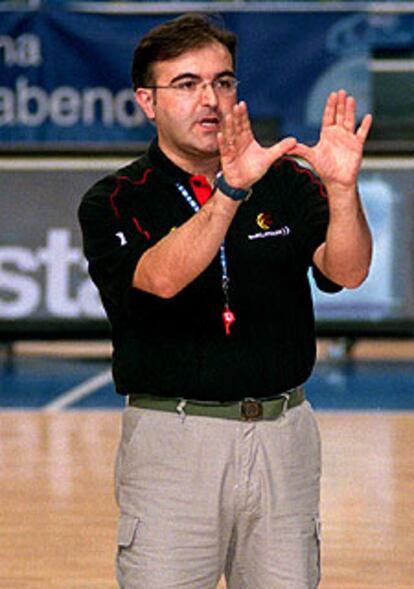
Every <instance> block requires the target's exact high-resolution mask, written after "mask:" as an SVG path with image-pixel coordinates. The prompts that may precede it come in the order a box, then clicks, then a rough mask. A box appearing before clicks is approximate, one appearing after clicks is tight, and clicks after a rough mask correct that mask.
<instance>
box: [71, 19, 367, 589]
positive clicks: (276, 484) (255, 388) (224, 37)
mask: <svg viewBox="0 0 414 589" xmlns="http://www.w3.org/2000/svg"><path fill="white" fill-rule="evenodd" d="M235 46H236V40H235V36H234V35H233V34H232V33H230V32H228V31H225V30H222V29H221V28H217V27H216V26H214V25H213V24H211V22H210V21H209V20H208V18H207V17H203V16H201V15H185V16H183V17H180V18H178V19H175V20H172V21H170V22H168V23H165V24H163V25H161V26H160V27H157V28H156V29H154V30H152V31H150V32H149V33H148V34H147V35H145V36H144V38H143V39H142V40H141V42H140V43H139V45H138V46H137V48H136V51H135V55H134V63H133V68H132V78H133V83H134V88H135V92H136V99H137V101H138V104H139V105H140V106H141V108H142V109H143V111H144V112H145V114H146V116H147V117H148V119H150V120H151V121H153V122H154V124H155V126H156V130H157V139H156V141H154V142H153V143H152V144H151V146H150V148H149V150H148V152H147V153H145V154H144V155H143V156H142V157H141V158H140V159H138V160H137V161H135V162H133V163H132V164H131V165H129V166H127V167H125V168H124V169H122V170H120V171H119V172H118V173H117V174H114V175H112V176H109V177H107V178H105V179H103V180H102V181H100V182H98V183H97V184H96V185H95V186H94V187H93V188H92V189H91V190H90V191H89V192H88V193H87V194H86V196H85V197H84V199H83V202H82V204H81V207H80V221H81V225H82V230H83V236H84V247H85V253H86V256H87V258H88V261H89V268H90V274H91V276H92V278H93V280H94V281H95V283H96V284H97V286H98V288H99V291H100V294H101V297H102V301H103V304H104V306H105V309H106V311H107V314H108V317H109V319H110V321H111V324H112V331H113V347H114V353H113V373H114V380H115V384H116V388H117V391H118V392H119V393H120V394H122V395H127V396H128V397H127V404H128V406H127V408H126V409H125V411H124V414H123V431H122V440H121V443H120V447H119V452H118V457H117V467H116V495H117V500H118V503H119V506H120V512H121V516H120V522H119V530H118V554H117V565H118V566H117V570H118V579H119V584H120V586H121V587H123V588H125V589H149V588H150V587H151V589H167V588H168V589H179V588H180V589H181V588H182V589H184V588H188V589H214V587H215V586H216V584H217V581H218V579H219V578H220V576H221V574H222V572H223V571H224V572H225V574H226V579H227V584H228V587H229V589H242V588H243V589H244V588H247V589H305V588H309V589H310V588H312V589H314V588H315V587H317V585H318V582H319V553H318V550H319V483H320V448H319V434H318V430H317V425H316V421H315V418H314V415H313V413H312V410H311V408H310V406H309V403H308V402H307V401H305V394H304V389H303V386H302V385H303V383H304V382H305V381H306V380H307V378H308V377H309V375H310V373H311V371H312V368H313V364H314V360H315V334H314V319H313V312H312V303H311V297H310V291H309V284H308V278H307V272H308V269H309V268H310V267H312V268H313V274H314V277H315V280H316V282H317V284H318V285H319V287H320V288H322V289H323V290H325V291H331V292H336V291H338V290H340V289H341V287H348V288H354V287H357V286H358V285H359V284H361V283H362V281H363V280H364V279H365V277H366V276H367V273H368V269H369V265H370V260H371V236H370V232H369V229H368V226H367V222H366V219H365V215H364V212H363V209H362V206H361V202H360V200H359V196H358V191H357V186H356V182H357V176H358V172H359V169H360V165H361V159H362V150H363V145H364V142H365V139H366V137H367V134H368V131H369V128H370V124H371V117H370V116H369V115H368V116H366V117H365V118H364V119H363V121H362V123H361V125H360V126H359V128H358V129H357V130H356V131H355V101H354V99H353V98H352V97H349V96H347V94H346V92H345V91H343V90H341V91H339V92H335V93H333V94H331V95H330V96H329V98H328V100H327V104H326V108H325V112H324V115H323V122H322V130H321V136H320V140H319V142H318V143H317V145H315V146H314V147H307V146H305V145H302V144H300V143H297V142H296V140H295V139H293V138H286V139H284V140H282V141H280V142H278V143H275V145H273V146H272V147H269V148H264V147H262V146H260V145H259V144H258V143H257V141H256V140H255V138H254V136H253V134H252V131H251V128H250V123H249V117H248V113H247V108H246V104H245V103H244V102H240V103H238V102H237V98H236V86H237V80H236V77H235ZM292 155H294V156H299V157H301V158H304V159H306V160H307V161H308V162H309V164H310V165H311V166H312V167H313V168H314V170H315V171H316V173H317V174H318V176H319V177H320V178H321V180H322V181H323V184H322V183H321V182H320V181H319V180H318V179H317V178H316V177H315V176H314V175H313V174H311V172H309V170H307V169H305V168H303V167H300V166H299V165H298V164H297V163H296V161H295V160H293V159H291V158H290V157H287V156H292Z"/></svg>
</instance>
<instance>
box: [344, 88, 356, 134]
mask: <svg viewBox="0 0 414 589" xmlns="http://www.w3.org/2000/svg"><path fill="white" fill-rule="evenodd" d="M355 111H356V102H355V98H354V97H353V96H348V97H347V98H346V102H345V117H344V127H345V129H346V130H347V131H350V132H351V133H353V132H354V129H355Z"/></svg>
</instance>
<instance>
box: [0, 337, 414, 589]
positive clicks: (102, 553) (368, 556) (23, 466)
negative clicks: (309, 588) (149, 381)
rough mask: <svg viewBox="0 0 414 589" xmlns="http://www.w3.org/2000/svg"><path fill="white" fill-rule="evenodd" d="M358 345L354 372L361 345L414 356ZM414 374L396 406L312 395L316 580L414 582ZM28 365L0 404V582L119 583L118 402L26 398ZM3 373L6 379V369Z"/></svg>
mask: <svg viewBox="0 0 414 589" xmlns="http://www.w3.org/2000/svg"><path fill="white" fill-rule="evenodd" d="M361 346H362V347H361ZM361 346H360V348H359V352H358V354H359V356H358V357H357V358H356V364H354V365H353V368H351V370H353V371H354V373H355V366H358V362H359V361H360V358H361V357H362V356H364V354H365V360H367V359H368V360H369V362H371V363H372V366H373V371H374V374H375V373H378V371H381V369H382V367H383V362H384V361H385V360H384V359H386V360H387V361H388V360H389V359H390V358H391V357H392V358H393V359H394V360H395V362H396V365H398V366H401V367H402V368H401V369H402V370H406V369H407V367H411V368H413V358H414V353H413V352H414V350H413V349H412V344H401V345H400V346H399V350H400V351H399V353H397V348H396V346H395V344H392V345H390V344H389V343H387V342H383V343H382V344H381V342H378V343H377V346H376V347H375V346H374V347H375V349H376V353H374V354H373V353H372V348H373V344H372V343H370V345H368V346H367V348H366V350H365V352H364V351H363V350H364V348H363V345H362V344H361ZM381 346H382V347H381ZM387 346H388V347H387ZM322 348H323V346H322V347H321V349H320V355H321V356H322V355H323V349H322ZM368 350H371V352H369V351H368ZM379 352H380V353H379ZM358 354H357V355H358ZM46 362H47V357H46ZM326 366H329V363H328V364H327V365H325V366H324V370H328V369H327V368H326ZM376 367H377V368H376ZM17 373H18V371H17ZM17 373H16V374H17ZM354 373H353V374H354ZM338 374H339V373H338V372H335V371H334V372H332V373H330V374H329V375H328V376H329V378H331V379H335V378H336V379H337V378H338ZM341 374H342V373H341ZM413 374H414V370H413V371H412V372H410V373H408V376H407V375H406V376H407V378H406V380H404V384H403V386H404V388H407V387H408V388H410V386H411V390H409V391H408V392H409V395H410V396H411V395H412V397H413V398H412V402H411V407H408V408H407V405H404V408H403V410H401V409H399V408H398V403H397V404H396V405H395V406H393V409H392V410H389V409H386V410H384V409H381V408H371V409H366V408H364V409H363V410H361V409H358V406H356V408H353V409H352V410H349V409H347V410H343V409H337V408H336V409H334V410H332V409H330V410H326V408H323V407H319V406H317V407H316V410H317V417H318V420H319V423H320V427H321V433H322V441H323V459H324V462H323V464H324V471H323V488H322V520H323V543H322V565H323V569H322V573H323V577H322V583H321V585H320V589H374V588H375V589H412V588H413V587H414V493H413V487H414V452H413V448H414V413H413V409H414V379H413V376H412V375H413ZM332 375H333V376H332ZM335 375H336V376H335ZM31 377H32V378H31V381H24V387H23V390H20V389H19V387H17V389H16V391H17V392H15V395H25V398H26V399H27V407H25V408H24V410H22V405H21V404H14V405H13V404H12V403H9V404H6V403H2V405H1V406H2V411H1V412H0V546H1V549H0V588H1V589H116V588H117V585H116V582H115V579H114V573H113V557H114V547H115V530H116V520H117V513H116V506H115V502H114V499H113V493H112V489H113V486H112V468H113V466H112V464H113V458H114V453H115V449H116V445H117V441H118V437H119V430H120V408H119V406H117V407H111V406H108V407H104V408H102V407H100V408H99V409H97V408H96V407H91V408H87V409H85V408H78V407H75V408H74V409H73V408H68V409H66V410H53V408H50V405H49V409H45V408H44V407H43V408H40V409H39V408H38V407H33V406H30V402H29V400H30V398H31V397H33V398H36V393H35V389H36V387H39V386H42V385H41V383H40V384H39V383H38V382H37V381H36V378H34V377H33V374H32V375H31ZM62 377H63V376H62ZM407 379H408V380H407ZM2 381H3V386H5V385H6V384H7V387H9V386H11V385H10V382H11V380H10V373H9V372H7V373H6V372H4V371H3V373H2ZM22 382H23V381H20V383H22ZM27 382H31V383H32V385H31V387H32V388H30V386H29V388H28V385H27ZM54 382H55V381H54ZM352 382H353V381H352V379H350V380H348V381H346V386H351V385H350V383H352ZM379 382H381V381H379ZM384 382H385V381H384ZM394 382H395V383H396V384H395V385H392V384H391V389H390V391H389V393H388V394H389V395H394V396H395V397H396V398H397V397H398V395H399V393H400V392H401V391H399V390H398V387H401V381H399V380H398V379H397V380H395V381H394ZM342 384H343V383H342ZM19 386H20V387H21V386H22V385H21V384H20V385H19ZM43 386H44V385H43ZM341 386H342V385H341ZM359 386H360V385H359ZM387 386H388V385H387ZM393 386H394V390H393V388H392V387H393ZM405 392H407V391H405ZM1 393H2V396H3V399H5V398H6V396H7V395H5V394H4V393H5V389H4V388H2V389H1ZM363 393H364V391H361V396H362V394H363ZM352 394H353V395H354V396H356V397H358V391H352ZM16 405H17V406H18V408H17V407H16ZM317 405H318V403H317ZM222 587H224V583H223V584H222V585H220V588H222ZM143 589H151V588H150V587H148V588H143ZM251 589H254V587H252V588H251Z"/></svg>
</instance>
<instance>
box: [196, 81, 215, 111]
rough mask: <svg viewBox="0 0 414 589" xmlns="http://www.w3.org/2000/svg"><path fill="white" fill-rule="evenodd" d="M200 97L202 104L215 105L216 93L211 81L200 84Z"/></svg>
mask: <svg viewBox="0 0 414 589" xmlns="http://www.w3.org/2000/svg"><path fill="white" fill-rule="evenodd" d="M200 99H201V102H202V104H203V106H217V104H218V100H217V94H216V91H215V90H214V87H213V84H212V83H211V82H204V84H203V85H202V87H201V98H200Z"/></svg>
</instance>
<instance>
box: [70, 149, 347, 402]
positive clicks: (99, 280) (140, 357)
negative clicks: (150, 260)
mask: <svg viewBox="0 0 414 589" xmlns="http://www.w3.org/2000/svg"><path fill="white" fill-rule="evenodd" d="M177 182H179V183H180V184H182V185H183V186H184V187H185V189H186V190H187V191H188V192H189V193H190V194H191V195H192V196H193V197H195V198H197V197H198V198H199V200H201V201H203V200H205V199H206V197H208V194H209V188H208V186H206V180H205V178H203V177H200V176H191V175H190V174H188V173H186V172H184V171H183V170H181V169H179V168H177V167H176V166H175V165H174V164H173V163H172V162H171V161H169V160H168V159H167V158H166V156H165V155H164V154H163V153H162V152H161V151H160V149H159V147H158V146H157V143H156V142H154V143H153V144H152V145H151V146H150V148H149V150H148V152H147V153H146V154H145V155H143V156H142V157H141V158H139V159H138V160H136V161H134V162H133V163H131V164H130V165H128V166H126V167H124V168H122V169H121V170H119V171H118V172H117V173H116V174H113V175H110V176H107V177H106V178H104V179H103V180H101V181H100V182H98V183H97V184H95V185H94V186H93V187H92V188H91V189H90V190H89V191H88V192H87V193H86V195H85V196H84V198H83V200H82V203H81V206H80V209H79V218H80V223H81V227H82V233H83V240H84V251H85V255H86V257H87V259H88V262H89V271H90V274H91V277H92V279H93V281H94V282H95V284H96V285H97V287H98V289H99V292H100V295H101V298H102V302H103V305H104V307H105V310H106V312H107V314H108V318H109V320H110V322H111V325H112V334H113V373H114V380H115V385H116V389H117V391H118V392H119V393H120V394H131V393H138V394H139V393H143V394H152V395H160V396H167V397H168V396H171V397H184V398H192V399H200V400H220V401H226V400H236V399H241V398H243V397H246V396H247V397H268V396H273V395H275V394H277V393H280V392H283V391H285V390H287V389H290V388H292V387H294V386H296V385H299V384H302V383H303V382H304V381H306V379H307V378H308V377H309V375H310V373H311V371H312V368H313V365H314V361H315V333H314V316H313V308H312V301H311V295H310V288H309V283H308V270H309V268H310V267H311V266H312V256H313V253H314V251H315V249H316V248H317V247H318V245H319V244H321V243H322V242H323V241H324V239H325V233H326V227H327V223H328V206H327V200H326V195H325V191H324V188H323V186H322V185H321V183H320V182H319V181H318V180H317V179H316V178H315V177H314V176H313V174H311V172H310V171H309V170H306V169H304V168H302V167H300V166H299V165H298V164H297V163H296V162H295V161H294V160H292V159H289V158H282V159H281V160H279V161H278V162H277V163H276V164H275V165H274V166H273V167H272V168H271V169H270V170H269V171H268V173H267V174H266V175H265V176H264V177H263V178H262V180H260V182H258V183H257V184H256V185H255V186H254V192H253V195H252V196H251V198H250V200H249V201H247V202H245V203H243V204H242V205H241V207H240V208H239V210H238V212H237V214H236V216H235V218H234V220H233V222H232V224H231V226H230V229H229V231H228V234H227V237H226V241H225V250H226V256H227V265H228V274H229V277H230V285H229V292H230V306H231V309H232V311H233V312H234V314H235V317H236V321H235V322H234V323H233V324H232V326H231V331H230V335H226V333H225V330H224V325H223V321H222V312H223V306H224V296H223V290H222V286H221V276H222V270H221V264H220V259H219V255H217V256H216V258H215V259H214V260H213V262H212V263H211V264H210V266H209V267H208V268H207V269H206V270H205V271H204V272H203V273H202V274H201V275H200V276H199V277H198V278H197V279H195V280H194V281H193V282H192V283H191V284H189V285H188V286H187V287H186V288H184V289H183V290H182V291H181V292H180V293H179V294H177V295H176V296H175V297H173V298H171V299H167V300H166V299H161V298H159V297H157V296H155V295H152V294H148V293H145V292H143V291H140V290H138V289H134V288H132V286H131V284H132V278H133V274H134V270H135V267H136V264H137V262H138V260H139V258H140V256H141V255H142V254H143V253H144V252H145V251H146V250H147V249H148V248H150V247H151V246H153V245H154V244H155V243H156V242H157V241H159V240H160V239H161V238H162V237H164V236H165V235H167V234H168V233H169V232H170V231H171V230H174V228H175V227H178V226H179V225H181V224H182V223H185V222H186V221H187V220H188V219H189V218H190V217H191V216H192V215H193V214H194V212H193V210H192V208H191V207H190V206H189V204H188V203H187V202H186V200H185V199H184V197H183V196H182V194H181V193H180V191H179V190H178V189H177V186H176V183H177ZM314 274H315V278H316V280H317V282H318V284H319V286H320V287H321V288H322V289H323V290H326V291H332V292H334V291H337V290H339V287H337V286H336V285H334V284H333V283H331V282H329V281H328V280H327V279H326V278H324V277H323V276H322V275H321V274H320V273H319V272H317V271H315V269H314Z"/></svg>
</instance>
